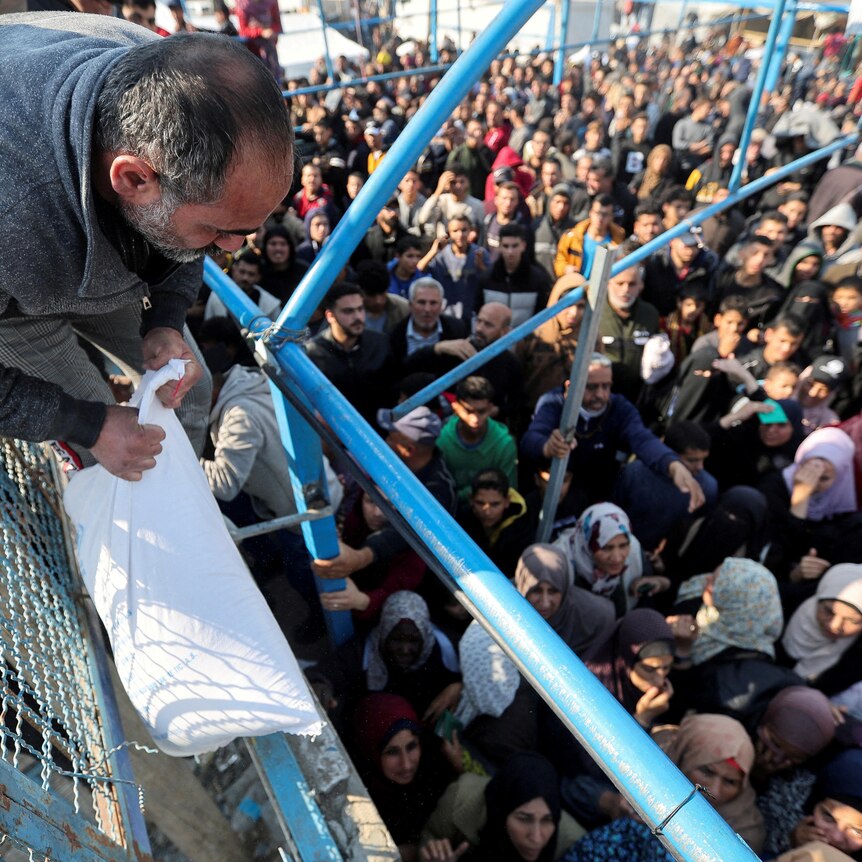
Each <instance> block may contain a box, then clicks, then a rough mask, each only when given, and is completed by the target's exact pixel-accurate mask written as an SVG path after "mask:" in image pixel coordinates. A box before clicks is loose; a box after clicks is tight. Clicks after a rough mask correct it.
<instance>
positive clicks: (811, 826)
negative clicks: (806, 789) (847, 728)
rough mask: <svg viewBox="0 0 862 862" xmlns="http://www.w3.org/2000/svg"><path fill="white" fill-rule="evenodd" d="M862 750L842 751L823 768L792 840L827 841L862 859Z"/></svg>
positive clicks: (798, 842) (851, 855)
mask: <svg viewBox="0 0 862 862" xmlns="http://www.w3.org/2000/svg"><path fill="white" fill-rule="evenodd" d="M860 775H862V751H860V750H859V749H858V748H857V749H850V750H848V751H844V752H842V753H841V754H839V755H838V756H837V757H836V758H835V759H834V760H831V761H830V762H829V763H828V764H826V766H825V767H824V768H823V769H822V770H821V771H820V773H819V775H818V776H817V781H816V783H815V784H814V787H813V788H812V789H811V795H810V796H809V797H808V802H807V804H806V809H807V816H806V817H804V818H803V819H802V820H801V821H800V822H799V823H798V824H797V826H796V828H795V829H794V830H793V833H792V835H791V843H793V844H794V846H799V845H800V844H803V843H805V842H807V841H823V842H824V843H826V844H828V845H829V846H830V847H834V848H835V849H836V850H840V851H841V852H842V853H846V854H847V855H848V856H849V857H850V858H851V859H862V781H860Z"/></svg>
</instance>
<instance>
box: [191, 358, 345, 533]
mask: <svg viewBox="0 0 862 862" xmlns="http://www.w3.org/2000/svg"><path fill="white" fill-rule="evenodd" d="M210 435H211V437H212V440H213V443H214V444H215V457H214V459H213V460H212V461H204V460H201V465H202V466H203V469H204V473H205V474H206V477H207V481H208V482H209V486H210V490H211V491H212V492H213V496H214V497H215V498H216V499H217V500H233V499H234V497H236V495H237V494H239V492H240V491H245V492H246V493H247V494H248V495H249V497H251V501H252V505H253V506H254V509H255V511H256V513H257V514H258V515H259V516H260V517H261V518H262V519H265V520H268V519H270V518H276V517H282V516H283V515H294V514H296V501H295V499H294V496H293V488H292V486H291V482H290V473H289V471H288V465H287V455H286V454H285V452H284V447H283V446H282V443H281V433H280V432H279V430H278V422H277V420H276V418H275V409H274V407H273V404H272V396H271V395H270V389H269V383H268V382H267V378H266V376H265V375H264V374H263V372H261V371H258V370H257V369H256V368H244V367H243V366H241V365H234V366H233V368H231V369H230V371H229V372H228V374H227V377H226V378H225V381H224V385H223V386H222V388H221V391H220V392H219V394H218V398H217V399H216V403H215V406H214V407H213V409H212V412H211V413H210ZM324 475H325V479H326V485H327V489H326V490H327V495H328V497H329V500H330V502H331V503H332V505H333V507H335V508H337V507H338V505H339V504H340V502H341V498H342V496H343V489H342V487H341V484H340V483H339V481H338V478H337V477H336V476H335V474H334V473H333V472H332V469H331V468H330V466H329V463H328V462H327V461H326V459H325V458H324Z"/></svg>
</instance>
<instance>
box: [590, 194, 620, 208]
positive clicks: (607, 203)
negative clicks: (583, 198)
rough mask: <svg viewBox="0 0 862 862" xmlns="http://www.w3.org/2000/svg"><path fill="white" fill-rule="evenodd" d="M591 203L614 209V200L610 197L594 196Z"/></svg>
mask: <svg viewBox="0 0 862 862" xmlns="http://www.w3.org/2000/svg"><path fill="white" fill-rule="evenodd" d="M593 203H594V204H598V205H599V206H600V207H615V206H616V204H615V203H614V199H613V198H612V197H611V196H610V195H596V196H595V197H594V198H593Z"/></svg>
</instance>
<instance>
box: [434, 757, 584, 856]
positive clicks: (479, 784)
mask: <svg viewBox="0 0 862 862" xmlns="http://www.w3.org/2000/svg"><path fill="white" fill-rule="evenodd" d="M583 834H584V830H583V829H582V828H581V827H580V826H579V825H578V824H577V823H576V822H575V821H574V820H572V818H571V817H570V816H569V815H567V814H566V813H564V812H562V811H561V808H560V781H559V778H558V776H557V773H556V770H555V769H554V767H553V766H551V764H550V763H549V762H548V760H546V759H545V758H544V757H542V756H541V755H540V754H535V753H532V752H523V753H520V754H514V755H512V757H510V758H509V759H508V760H507V761H506V763H505V764H504V766H503V767H502V768H501V769H500V770H499V771H498V772H497V773H496V775H494V777H493V778H491V779H490V780H489V779H487V778H484V777H481V776H478V775H469V774H468V775H463V776H461V778H459V779H458V781H457V782H455V784H453V785H451V786H450V787H449V788H448V789H447V790H446V792H445V793H444V794H443V797H442V798H441V799H440V802H439V803H438V805H437V809H436V810H435V812H434V814H433V815H432V816H431V818H430V820H429V821H428V822H427V823H426V824H425V828H424V829H423V830H422V848H421V850H420V859H421V860H423V862H455V860H457V859H458V858H460V857H461V856H462V855H464V854H465V853H466V852H467V851H468V850H469V851H470V856H469V858H470V859H471V860H472V859H476V860H486V859H487V860H488V862H552V860H554V859H558V858H559V857H560V856H561V855H562V854H563V852H564V851H565V850H566V848H568V847H569V846H571V844H572V843H573V842H574V841H576V840H577V839H578V838H580V837H581V836H582V835H583Z"/></svg>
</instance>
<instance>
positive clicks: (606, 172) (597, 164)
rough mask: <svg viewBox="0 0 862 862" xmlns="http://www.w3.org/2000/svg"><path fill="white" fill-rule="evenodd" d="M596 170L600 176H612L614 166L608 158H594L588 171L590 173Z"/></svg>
mask: <svg viewBox="0 0 862 862" xmlns="http://www.w3.org/2000/svg"><path fill="white" fill-rule="evenodd" d="M596 171H598V172H599V173H600V174H601V175H602V176H605V177H612V176H613V175H614V166H613V164H612V163H611V160H610V159H596V160H595V161H594V162H593V163H592V165H591V166H590V170H589V172H590V173H591V174H592V173H595V172H596Z"/></svg>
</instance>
